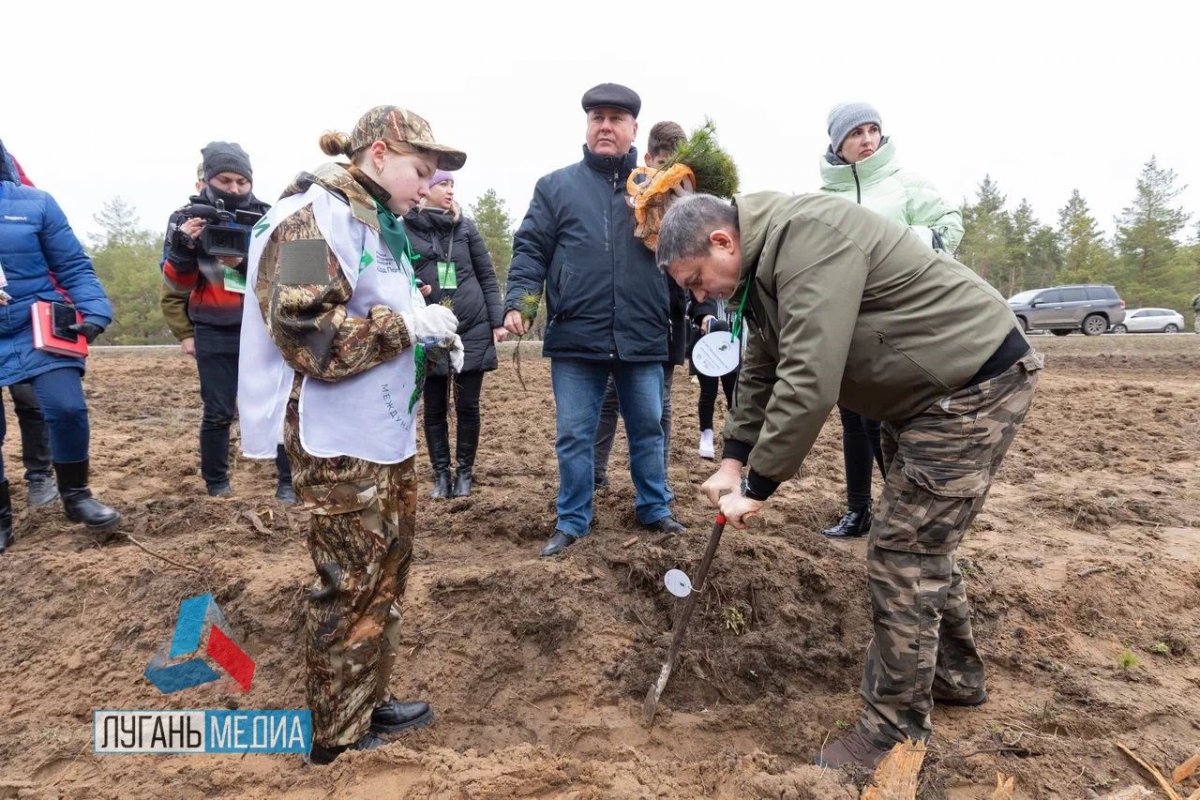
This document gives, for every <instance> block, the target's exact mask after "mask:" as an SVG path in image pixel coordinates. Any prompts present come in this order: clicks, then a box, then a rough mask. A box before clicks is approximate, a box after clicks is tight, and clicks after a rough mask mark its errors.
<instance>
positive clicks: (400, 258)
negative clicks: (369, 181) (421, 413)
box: [375, 200, 425, 414]
mask: <svg viewBox="0 0 1200 800" xmlns="http://www.w3.org/2000/svg"><path fill="white" fill-rule="evenodd" d="M375 215H376V216H377V217H378V219H379V235H380V237H381V238H382V239H383V243H384V244H386V245H387V248H388V250H390V251H391V253H392V257H393V258H395V259H396V261H397V262H399V263H400V264H404V262H406V261H407V262H408V264H409V265H410V266H411V265H412V263H413V262H414V261H416V260H417V259H418V258H420V256H419V255H417V253H416V252H414V251H413V249H412V243H411V242H409V240H408V234H407V233H405V232H404V223H403V222H401V221H400V220H399V219H398V218H397V217H396V215H395V214H393V213H392V212H391V211H389V210H388V209H387V208H386V207H385V206H384V205H383V204H382V203H380V202H379V201H378V200H376V201H375ZM408 279H409V280H410V281H412V285H413V286H414V287H415V286H416V285H417V273H416V271H415V270H413V271H412V272H411V274H410V275H409V276H408ZM413 368H414V374H413V390H412V394H411V395H409V398H408V413H409V414H411V413H413V409H414V408H416V405H417V401H418V400H420V399H421V391H422V389H423V388H424V385H425V345H423V344H421V343H420V342H415V343H414V346H413Z"/></svg>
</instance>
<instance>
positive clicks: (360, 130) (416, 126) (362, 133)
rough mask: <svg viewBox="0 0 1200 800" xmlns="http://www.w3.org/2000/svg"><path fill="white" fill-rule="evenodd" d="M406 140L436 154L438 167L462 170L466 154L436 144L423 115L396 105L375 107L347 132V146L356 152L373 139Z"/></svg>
mask: <svg viewBox="0 0 1200 800" xmlns="http://www.w3.org/2000/svg"><path fill="white" fill-rule="evenodd" d="M379 140H383V141H385V142H405V143H407V144H409V145H412V146H413V147H415V148H417V149H419V150H427V151H429V152H431V153H435V154H437V160H438V161H437V165H438V169H444V170H455V169H461V168H462V165H463V164H465V163H466V161H467V154H466V153H464V152H463V151H461V150H455V149H454V148H453V147H447V146H446V145H444V144H438V143H437V141H436V140H435V139H434V138H433V129H432V128H430V127H429V123H428V122H426V121H425V118H424V117H421V116H418V115H416V114H414V113H413V112H411V111H409V110H407V109H404V108H400V107H399V106H375V107H374V108H372V109H371V110H370V111H368V112H367V113H365V114H363V115H362V116H361V117H359V119H358V124H356V125H355V126H354V130H353V131H352V132H351V134H350V149H351V151H357V150H359V149H361V148H363V147H369V146H370V145H371V143H372V142H376V141H379Z"/></svg>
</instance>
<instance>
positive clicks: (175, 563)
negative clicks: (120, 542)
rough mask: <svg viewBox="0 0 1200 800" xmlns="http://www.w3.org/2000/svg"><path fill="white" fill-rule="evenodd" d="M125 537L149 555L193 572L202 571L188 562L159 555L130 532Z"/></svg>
mask: <svg viewBox="0 0 1200 800" xmlns="http://www.w3.org/2000/svg"><path fill="white" fill-rule="evenodd" d="M125 538H126V539H128V540H129V543H130V544H132V545H134V546H135V547H137V548H139V549H140V550H141V551H142V552H144V553H146V554H147V555H151V556H154V557H155V558H157V559H161V560H163V561H165V562H167V563H168V564H173V565H175V566H176V567H179V568H180V569H186V570H190V571H191V572H199V571H200V570H199V568H197V567H189V566H188V565H187V564H180V563H179V562H178V561H174V560H172V559H170V558H167V557H166V556H164V555H159V554H158V553H156V552H154V551H153V550H151V549H150V548H149V547H146V545H144V544H142V543H141V542H139V541H138V540H137V539H135V538H133V537H132V536H130V535H129V534H128V533H127V534H125Z"/></svg>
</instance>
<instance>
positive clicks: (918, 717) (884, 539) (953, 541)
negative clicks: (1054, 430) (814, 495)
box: [858, 350, 1043, 747]
mask: <svg viewBox="0 0 1200 800" xmlns="http://www.w3.org/2000/svg"><path fill="white" fill-rule="evenodd" d="M1042 363H1043V362H1042V356H1041V355H1039V354H1037V353H1035V352H1034V351H1032V350H1031V351H1030V352H1029V353H1028V354H1027V355H1026V356H1025V357H1024V358H1022V359H1021V360H1020V361H1019V362H1018V363H1017V364H1014V365H1013V366H1012V367H1011V368H1009V369H1008V370H1007V371H1006V372H1004V373H1003V374H1001V375H998V376H997V377H995V378H993V379H991V380H988V381H984V382H983V383H980V384H978V385H976V386H971V387H969V388H966V389H963V390H960V391H958V392H956V393H955V394H952V395H950V396H948V397H945V398H943V399H942V400H939V401H938V402H937V403H934V404H933V405H932V406H930V407H929V408H928V409H926V410H925V411H923V412H922V413H920V414H918V415H917V416H915V417H913V418H912V419H909V420H906V421H905V422H903V423H899V424H889V423H885V424H884V425H883V437H882V438H883V451H884V461H885V464H886V466H887V479H886V481H885V484H884V490H883V497H882V498H881V501H880V507H879V511H878V513H877V515H876V517H875V523H874V525H873V526H872V529H871V535H870V539H868V541H867V585H868V590H869V592H870V595H871V609H872V618H873V622H874V627H875V637H874V639H873V640H872V641H871V644H870V646H869V648H868V649H867V663H866V669H865V671H864V673H863V681H862V686H861V689H860V691H861V693H862V697H863V700H864V702H865V704H866V705H865V708H864V710H863V714H862V717H861V718H860V719H859V721H858V730H859V732H860V733H862V734H863V735H864V736H866V737H867V738H868V739H870V740H872V741H873V742H875V744H876V745H878V746H880V747H890V746H891V745H892V744H893V743H894V742H897V741H903V740H904V739H905V738H912V739H917V740H921V739H926V738H928V737H929V735H930V732H931V730H932V729H931V726H930V722H929V713H930V711H931V710H932V708H933V703H934V698H935V697H937V698H944V699H955V698H958V699H962V698H969V697H971V696H972V695H977V694H978V693H979V692H980V691H981V690H982V689H983V688H984V672H983V661H982V659H981V658H980V657H979V653H978V651H977V650H976V649H975V639H974V636H973V634H972V632H971V613H970V607H969V606H968V604H967V595H966V590H965V587H964V584H963V576H962V572H961V571H960V570H959V568H958V563H957V561H956V560H955V555H954V553H955V550H956V549H957V548H958V544H959V542H960V541H961V540H962V537H963V533H964V532H965V531H966V529H967V526H968V525H970V524H971V521H972V520H973V519H974V518H975V515H976V514H977V513H978V512H979V510H980V508H982V507H983V501H984V498H985V496H986V495H987V492H988V488H989V487H990V486H991V482H992V479H993V478H994V477H995V475H996V472H997V471H998V470H999V469H1000V462H1001V460H1002V459H1003V458H1004V454H1005V452H1007V451H1008V448H1009V445H1011V444H1012V441H1013V437H1014V436H1016V433H1017V430H1018V428H1019V427H1020V425H1021V422H1022V421H1023V420H1024V419H1025V413H1026V411H1028V409H1029V404H1030V401H1032V399H1033V393H1034V389H1035V387H1036V386H1037V379H1038V373H1037V371H1038V370H1040V369H1041V368H1042Z"/></svg>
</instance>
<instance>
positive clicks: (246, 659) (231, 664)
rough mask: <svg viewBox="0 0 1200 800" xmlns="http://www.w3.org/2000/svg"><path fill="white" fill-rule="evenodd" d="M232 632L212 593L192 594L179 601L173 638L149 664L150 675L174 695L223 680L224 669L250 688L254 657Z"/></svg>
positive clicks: (235, 680) (243, 687) (153, 680)
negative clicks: (241, 645) (248, 653)
mask: <svg viewBox="0 0 1200 800" xmlns="http://www.w3.org/2000/svg"><path fill="white" fill-rule="evenodd" d="M229 631H230V628H229V625H228V624H227V623H226V622H225V617H224V616H223V615H222V614H221V609H220V608H218V607H217V603H216V601H215V600H213V596H212V595H211V594H202V595H197V596H196V597H189V598H188V599H186V600H184V601H183V602H182V603H180V604H179V619H178V620H177V621H176V622H175V633H174V635H173V636H172V637H171V641H170V642H169V643H168V644H165V645H163V646H162V648H160V649H159V651H158V652H157V653H155V654H154V657H153V658H152V659H150V663H149V664H148V665H147V666H146V672H145V673H144V674H145V676H146V678H147V679H148V680H149V681H150V682H151V683H153V684H154V685H155V686H157V687H158V690H159V691H160V692H162V693H163V694H170V693H171V692H177V691H179V690H180V689H190V688H192V687H193V686H200V685H202V684H205V683H211V682H213V681H216V680H220V678H221V673H220V672H218V671H217V669H218V668H220V669H221V670H223V671H224V672H225V674H227V675H228V676H229V677H230V678H232V679H233V681H234V682H235V683H237V684H238V685H239V686H240V687H242V691H244V692H248V691H250V681H251V680H253V678H254V659H252V658H250V656H248V655H246V652H245V651H244V650H242V648H240V647H238V646H237V644H236V643H235V642H234V641H233V637H232V636H230V633H229Z"/></svg>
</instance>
